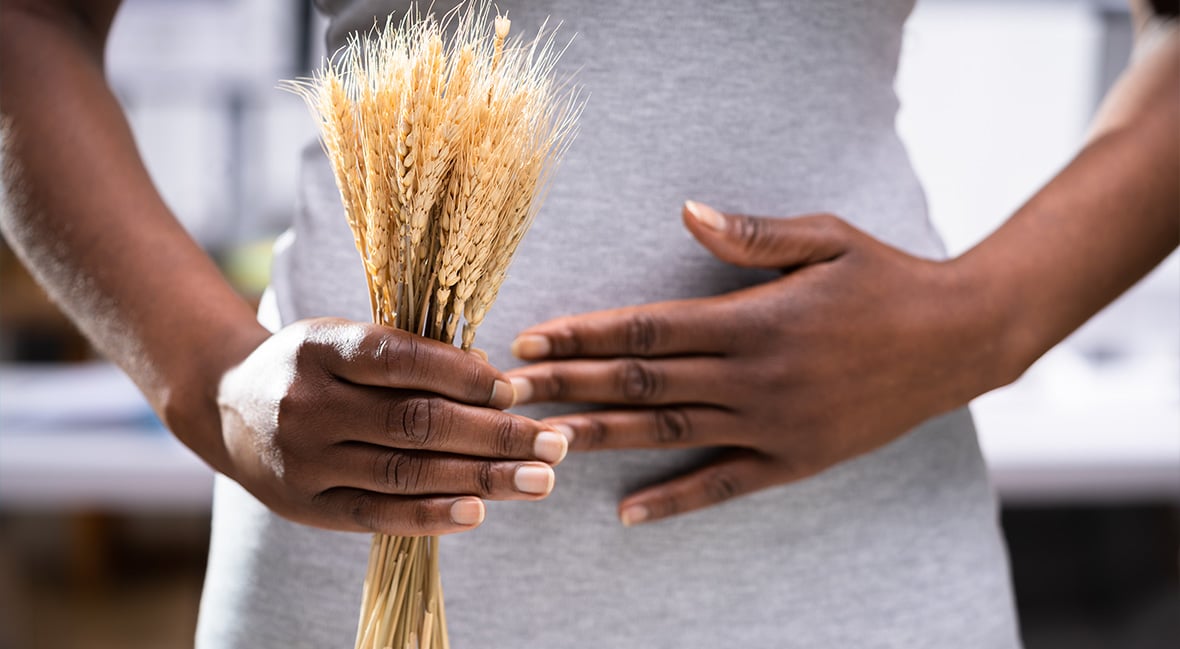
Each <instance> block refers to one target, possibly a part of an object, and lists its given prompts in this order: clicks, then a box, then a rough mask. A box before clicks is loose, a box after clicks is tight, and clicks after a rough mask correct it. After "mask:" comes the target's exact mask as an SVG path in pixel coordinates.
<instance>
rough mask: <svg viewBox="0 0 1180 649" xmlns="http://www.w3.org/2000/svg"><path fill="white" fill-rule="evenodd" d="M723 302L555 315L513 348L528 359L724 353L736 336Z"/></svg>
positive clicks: (709, 300) (521, 337)
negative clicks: (567, 315)
mask: <svg viewBox="0 0 1180 649" xmlns="http://www.w3.org/2000/svg"><path fill="white" fill-rule="evenodd" d="M730 316H731V314H730V313H729V309H728V307H727V306H726V304H725V302H724V301H719V300H715V299H712V298H700V299H693V300H678V301H673V302H661V303H657V304H648V305H643V306H637V307H628V308H623V309H612V310H609V311H598V312H595V313H587V314H582V315H577V316H570V317H566V318H559V319H556V320H551V321H549V322H546V323H544V324H540V325H537V326H535V327H530V328H529V329H526V330H525V331H523V332H521V333H520V335H519V336H517V338H516V340H515V341H514V342H513V343H512V353H513V354H515V355H516V356H517V357H519V358H521V359H524V360H530V361H533V360H542V359H557V358H588V357H614V356H638V357H656V356H672V355H683V354H721V353H723V352H724V351H725V350H726V349H727V343H728V342H729V341H730V339H731V338H732V335H733V334H732V330H733V328H732V319H731V317H730Z"/></svg>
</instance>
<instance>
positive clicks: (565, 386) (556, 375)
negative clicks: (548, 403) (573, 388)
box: [534, 369, 570, 401]
mask: <svg viewBox="0 0 1180 649" xmlns="http://www.w3.org/2000/svg"><path fill="white" fill-rule="evenodd" d="M538 383H539V385H538ZM538 383H534V385H537V386H538V387H540V388H542V389H543V391H544V395H545V397H546V398H548V399H549V400H552V401H565V400H566V399H568V398H569V392H570V386H569V380H568V379H567V378H566V376H565V374H563V373H562V372H560V371H558V370H556V369H552V370H550V371H548V372H546V373H545V375H544V376H543V377H541V380H540V381H539V382H538Z"/></svg>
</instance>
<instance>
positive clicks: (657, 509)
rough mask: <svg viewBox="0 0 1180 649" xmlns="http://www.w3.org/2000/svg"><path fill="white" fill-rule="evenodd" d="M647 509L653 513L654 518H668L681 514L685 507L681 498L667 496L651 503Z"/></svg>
mask: <svg viewBox="0 0 1180 649" xmlns="http://www.w3.org/2000/svg"><path fill="white" fill-rule="evenodd" d="M647 509H648V511H649V512H650V513H651V517H652V518H668V517H671V516H675V515H677V514H679V513H680V512H681V511H683V510H684V507H683V506H682V505H681V503H680V499H679V498H677V497H676V496H673V495H667V496H664V497H663V498H657V499H654V500H652V501H651V502H649V503H648V504H647Z"/></svg>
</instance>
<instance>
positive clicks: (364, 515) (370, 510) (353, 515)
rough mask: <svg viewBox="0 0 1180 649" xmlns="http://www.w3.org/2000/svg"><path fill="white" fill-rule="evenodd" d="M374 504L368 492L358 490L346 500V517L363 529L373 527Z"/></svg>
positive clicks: (374, 521)
mask: <svg viewBox="0 0 1180 649" xmlns="http://www.w3.org/2000/svg"><path fill="white" fill-rule="evenodd" d="M375 505H376V503H375V502H374V500H373V496H372V495H371V494H369V492H367V491H358V492H357V493H355V494H353V496H352V497H351V498H349V499H348V501H347V505H346V507H347V509H348V517H349V518H350V519H352V521H353V522H355V523H356V524H357V525H360V526H361V527H363V528H365V529H374V528H375V527H376V525H375V523H376V522H377V521H376V512H375V511H374V507H375Z"/></svg>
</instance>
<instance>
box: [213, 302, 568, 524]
mask: <svg viewBox="0 0 1180 649" xmlns="http://www.w3.org/2000/svg"><path fill="white" fill-rule="evenodd" d="M512 401H513V392H512V386H511V384H510V383H509V382H508V380H507V378H506V377H505V376H504V375H503V374H501V373H500V372H498V371H497V370H495V369H494V368H492V367H491V366H490V365H488V364H487V363H486V362H485V361H483V360H482V359H481V358H480V357H479V356H477V355H476V354H472V353H467V352H463V351H461V350H459V349H458V348H456V347H453V346H451V345H447V344H445V343H442V342H437V341H433V340H429V339H426V338H422V337H420V336H415V335H413V334H410V333H407V332H405V331H399V330H396V329H391V328H388V327H381V326H377V325H370V324H361V323H357V322H350V321H346V320H339V319H328V318H322V319H315V320H304V321H300V322H296V323H294V324H292V325H290V326H288V327H286V328H284V329H282V330H281V331H279V332H278V333H276V334H274V335H273V336H271V337H270V338H267V339H266V340H265V341H264V342H262V344H260V345H259V346H258V347H257V348H256V349H255V350H254V351H253V352H252V353H250V354H249V356H247V357H246V359H245V360H243V361H242V362H241V363H240V364H238V365H237V366H235V367H234V368H232V369H230V370H229V371H228V372H226V373H225V375H224V377H223V378H222V380H221V383H220V385H219V389H218V396H217V403H218V407H219V409H220V413H221V428H222V435H223V437H224V442H225V447H226V449H227V452H228V456H229V458H228V459H229V466H228V467H227V470H226V473H227V474H228V475H229V477H231V478H233V479H234V480H236V481H237V482H239V483H240V484H241V485H242V486H243V487H245V488H246V489H247V490H248V491H250V493H252V494H254V496H255V497H256V498H258V499H259V500H260V501H262V502H263V503H264V504H265V505H266V506H268V507H269V508H270V509H272V510H273V511H274V512H276V513H277V514H279V515H281V516H283V517H285V518H289V519H291V520H294V521H297V522H300V523H304V524H307V525H314V526H316V527H323V528H329V529H336V530H352V531H374V532H382V533H385V534H390V535H400V536H417V535H426V534H430V535H437V534H446V533H449V532H457V531H462V530H466V529H471V528H473V527H475V526H477V525H479V524H480V522H482V521H483V517H484V507H483V501H482V499H484V498H490V499H494V500H539V499H541V498H544V497H545V496H547V495H548V494H549V492H550V490H551V489H552V488H553V480H554V475H553V469H552V468H551V465H553V464H556V463H558V462H560V461H561V459H562V458H563V457H564V456H565V453H566V449H567V445H568V442H567V439H566V437H565V436H564V435H562V434H561V433H560V432H557V431H555V430H553V429H552V428H550V427H548V426H546V425H545V424H541V423H539V422H536V421H533V420H531V419H527V418H525V417H521V416H519V415H513V414H509V413H506V412H503V411H502V409H504V408H507V407H509V406H511V405H512Z"/></svg>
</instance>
